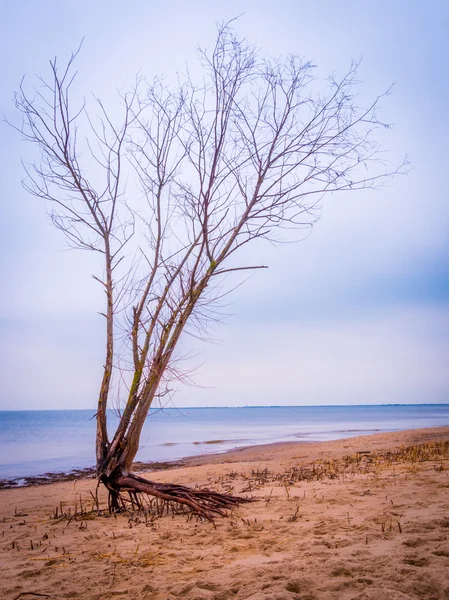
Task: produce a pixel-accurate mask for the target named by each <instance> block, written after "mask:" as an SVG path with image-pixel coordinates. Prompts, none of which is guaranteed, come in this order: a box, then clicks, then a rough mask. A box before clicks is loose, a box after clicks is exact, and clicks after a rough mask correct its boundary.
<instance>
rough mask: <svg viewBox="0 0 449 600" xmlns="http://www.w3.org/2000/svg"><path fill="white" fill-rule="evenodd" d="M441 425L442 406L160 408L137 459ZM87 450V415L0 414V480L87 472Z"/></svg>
mask: <svg viewBox="0 0 449 600" xmlns="http://www.w3.org/2000/svg"><path fill="white" fill-rule="evenodd" d="M109 420H110V426H111V428H112V427H113V426H114V425H115V424H116V423H117V419H116V417H114V416H113V415H110V416H109ZM440 425H449V404H420V405H387V406H285V407H245V408H184V409H179V410H177V409H165V410H164V411H154V412H153V413H151V415H150V417H149V418H148V419H147V422H146V424H145V427H144V430H143V433H142V437H141V449H140V451H139V454H138V456H137V459H138V460H141V461H170V460H176V459H179V458H183V457H186V456H193V455H198V454H205V453H210V452H225V451H227V450H230V449H232V448H238V447H242V446H250V445H258V444H267V443H274V442H284V441H288V442H291V441H321V440H334V439H339V438H345V437H352V436H356V435H363V434H370V433H376V432H382V431H398V430H402V429H415V428H419V427H436V426H440ZM94 446H95V419H94V411H93V410H61V411H0V479H8V478H20V477H28V476H34V475H41V474H43V473H47V472H52V473H56V472H68V471H70V470H72V469H74V468H77V469H82V468H85V467H91V466H93V464H94V462H95V458H94Z"/></svg>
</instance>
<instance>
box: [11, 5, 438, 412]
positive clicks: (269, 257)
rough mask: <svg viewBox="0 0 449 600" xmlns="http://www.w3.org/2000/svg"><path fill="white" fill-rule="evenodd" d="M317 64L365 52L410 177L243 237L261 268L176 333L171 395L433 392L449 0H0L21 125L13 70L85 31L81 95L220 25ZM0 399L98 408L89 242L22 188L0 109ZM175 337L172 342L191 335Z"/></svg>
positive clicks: (401, 397) (25, 151) (202, 400)
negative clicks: (211, 323)
mask: <svg viewBox="0 0 449 600" xmlns="http://www.w3.org/2000/svg"><path fill="white" fill-rule="evenodd" d="M238 15H241V16H240V18H239V19H238V20H237V21H236V23H235V30H236V32H237V34H238V35H240V36H242V37H246V38H247V39H248V40H249V41H250V42H253V43H255V44H257V46H258V47H259V48H261V49H263V51H264V52H266V53H269V54H273V55H276V56H278V55H282V54H288V53H290V54H299V55H301V56H304V57H306V58H307V59H310V60H311V61H313V63H314V64H316V65H318V73H319V74H320V75H322V76H326V75H328V74H330V73H334V72H335V73H337V74H338V73H340V74H342V73H343V72H344V71H345V69H347V67H348V66H349V64H350V62H351V60H352V59H360V58H362V63H361V66H360V70H359V78H360V79H361V80H362V81H363V85H362V86H361V89H362V90H363V91H362V93H363V95H364V96H365V95H366V97H373V96H376V95H377V94H379V93H382V92H383V91H385V90H386V89H388V88H389V87H390V85H392V84H394V87H393V90H392V94H391V95H390V96H389V97H388V98H385V99H384V101H383V102H382V107H381V116H382V118H383V119H384V120H385V121H387V122H389V123H392V124H393V127H392V128H391V130H389V131H388V132H387V133H386V134H385V135H383V134H382V139H381V141H382V144H383V146H384V148H385V149H386V150H388V152H387V154H386V155H385V156H386V159H387V160H388V161H389V163H390V164H391V165H397V164H399V163H400V162H401V161H402V159H403V157H404V155H407V156H408V157H409V160H410V161H411V170H410V171H409V173H408V174H407V175H404V176H398V177H396V178H394V179H391V180H388V182H387V183H386V185H384V186H383V187H382V188H381V189H378V190H375V191H361V192H358V193H356V194H339V195H338V196H329V197H327V198H326V199H325V201H324V203H323V204H324V205H323V209H322V213H321V217H320V220H319V222H318V224H317V225H316V227H314V229H313V231H312V233H311V235H310V236H308V237H307V238H306V239H304V240H302V241H299V242H298V243H294V244H285V245H281V246H277V247H273V246H272V245H270V244H266V245H265V246H263V247H261V248H260V249H258V252H260V262H261V263H264V264H267V265H269V267H270V268H269V269H268V270H264V271H261V272H256V273H255V275H254V276H253V277H251V278H250V279H249V280H248V281H247V282H246V283H245V284H244V285H243V286H241V287H240V288H239V289H238V290H236V291H235V293H234V294H233V295H232V297H231V298H230V299H229V302H230V303H229V306H228V307H227V308H226V310H227V312H228V313H229V315H230V316H229V317H228V318H227V319H226V322H225V323H224V324H222V325H221V326H219V327H218V328H217V329H216V330H215V331H214V333H213V335H214V339H215V341H214V342H213V343H206V344H204V343H202V344H200V343H198V342H195V341H192V349H193V351H194V352H195V353H196V354H197V363H198V365H199V367H198V370H197V374H196V377H195V381H196V383H197V384H198V385H197V386H195V387H183V388H181V389H180V390H179V391H178V393H177V394H176V395H175V397H174V399H173V402H174V404H175V405H176V406H179V407H182V406H242V405H246V404H248V405H303V404H304V405H333V404H384V403H441V402H449V368H448V366H449V365H448V357H449V261H448V256H449V252H448V250H449V202H448V200H449V198H448V191H447V189H448V188H447V173H448V172H449V154H448V152H447V140H448V139H449V119H448V116H447V107H448V105H449V77H448V73H449V4H448V3H447V2H446V0H431V1H430V2H427V3H425V4H423V3H422V2H418V1H417V0H396V1H395V2H391V1H389V0H388V1H387V0H378V1H376V2H375V3H372V2H370V3H368V2H360V1H357V2H356V1H352V0H342V1H340V2H334V1H333V0H321V1H319V2H310V1H309V2H305V1H303V0H295V1H289V0H277V2H272V1H268V0H258V1H252V0H247V1H236V0H228V1H227V2H226V3H224V2H223V3H222V2H206V1H204V2H201V1H199V0H191V1H190V2H183V1H174V0H172V1H171V2H167V3H161V2H155V1H150V0H148V1H146V2H145V1H143V0H135V1H133V0H130V2H128V3H126V6H125V4H123V3H122V2H116V1H111V0H109V1H108V2H104V1H102V0H97V1H96V2H87V1H85V0H79V1H78V2H70V1H69V0H57V1H56V0H55V1H53V0H43V1H42V2H32V1H31V0H28V1H26V0H25V1H24V2H20V3H4V4H3V6H2V19H1V24H0V48H1V56H2V61H1V67H0V76H1V80H0V81H1V86H0V115H2V116H3V117H4V118H6V119H8V120H10V121H13V122H17V120H18V115H17V114H16V112H15V109H14V106H13V101H12V98H13V93H14V91H15V90H17V88H18V86H19V84H20V81H21V78H22V77H23V76H24V75H25V76H26V79H25V81H26V82H28V81H29V82H30V84H32V83H33V77H34V76H35V75H36V74H39V73H41V74H43V75H44V74H45V73H48V60H49V59H50V58H53V57H54V56H55V55H58V57H61V59H64V57H67V56H68V55H69V54H70V51H71V50H73V49H76V48H77V47H78V45H79V43H80V41H81V39H83V38H84V44H83V48H82V52H81V54H80V56H79V60H78V68H79V77H78V80H77V90H76V91H77V93H79V94H80V95H81V96H82V95H86V94H88V93H89V92H90V91H93V92H95V93H96V94H97V95H98V96H100V97H102V98H105V99H107V100H106V101H107V102H109V101H112V100H111V99H112V98H113V97H114V93H115V90H116V89H117V88H124V87H126V86H129V85H132V83H133V81H134V79H135V75H136V73H137V72H140V73H142V74H143V75H145V76H147V77H152V76H154V75H158V74H161V73H164V74H173V73H175V72H176V71H178V70H182V69H183V68H184V67H185V64H186V62H187V63H188V64H189V68H191V69H196V68H197V67H196V66H195V60H196V59H195V52H196V51H195V48H196V47H198V46H200V47H207V46H210V45H211V43H212V42H213V40H214V36H215V33H216V23H217V22H219V21H223V20H228V19H231V18H233V17H235V16H238ZM0 140H1V144H0V155H1V156H0V158H1V164H2V167H3V168H2V176H1V178H0V202H1V220H0V244H1V252H0V261H1V263H0V277H1V290H2V291H1V297H0V380H1V382H2V383H1V386H0V410H10V409H53V408H67V409H71V408H94V407H95V402H96V396H97V392H98V388H99V384H100V380H101V369H102V364H103V346H104V331H103V325H104V323H103V320H102V318H101V317H100V316H99V315H98V313H99V312H100V311H101V310H102V305H101V303H102V295H101V292H100V290H99V289H98V284H96V283H95V281H94V280H93V279H92V277H91V275H92V273H93V272H94V270H95V265H93V264H92V261H91V257H90V256H89V255H88V254H86V253H77V252H75V251H68V250H67V248H66V245H65V242H64V239H63V238H62V236H61V235H60V234H59V232H57V231H54V230H53V229H52V227H51V225H50V223H49V219H48V217H47V216H46V206H45V205H44V204H43V203H42V202H41V201H40V200H38V199H36V198H34V197H30V196H29V195H28V194H27V193H26V191H25V190H24V189H23V188H22V185H21V179H22V177H23V170H22V165H21V161H22V160H25V161H26V160H27V159H29V157H30V156H31V154H30V153H31V152H32V150H31V149H30V148H29V147H28V146H27V145H26V144H25V143H24V142H23V141H22V140H21V138H20V135H18V134H17V133H16V132H15V131H14V130H13V129H11V128H10V127H9V126H8V125H6V124H5V123H4V122H2V123H0ZM187 341H188V340H187Z"/></svg>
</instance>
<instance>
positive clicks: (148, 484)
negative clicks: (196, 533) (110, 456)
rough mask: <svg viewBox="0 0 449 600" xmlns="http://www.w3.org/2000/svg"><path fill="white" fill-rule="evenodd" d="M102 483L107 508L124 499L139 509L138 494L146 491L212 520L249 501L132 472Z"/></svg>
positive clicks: (121, 504)
mask: <svg viewBox="0 0 449 600" xmlns="http://www.w3.org/2000/svg"><path fill="white" fill-rule="evenodd" d="M104 483H105V485H106V487H107V488H108V490H109V493H110V498H109V509H110V510H111V511H114V510H120V509H122V508H123V507H124V506H125V503H126V502H127V503H129V504H131V506H133V507H135V508H137V509H142V508H143V505H142V501H141V497H142V495H143V496H145V495H146V496H150V497H153V498H156V499H159V500H161V501H162V502H163V503H164V504H165V505H166V506H171V507H173V506H175V507H178V508H179V509H180V512H189V513H191V514H193V515H196V516H198V517H201V518H204V519H207V520H208V521H210V522H213V520H214V517H216V516H222V517H225V516H227V514H228V511H230V510H232V509H233V508H235V507H237V506H238V505H239V504H244V503H247V502H252V501H253V500H252V499H251V498H243V497H241V496H231V495H230V494H220V493H218V492H214V491H212V490H208V489H192V488H189V487H186V486H184V485H177V484H174V483H156V482H154V481H149V480H147V479H144V478H143V477H139V476H138V475H134V474H132V473H129V474H128V475H119V476H117V477H115V478H114V479H113V480H112V481H107V482H106V481H104ZM125 493H128V495H129V498H125V497H124V494H125Z"/></svg>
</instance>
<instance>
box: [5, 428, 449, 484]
mask: <svg viewBox="0 0 449 600" xmlns="http://www.w3.org/2000/svg"><path fill="white" fill-rule="evenodd" d="M447 428H449V426H445V425H442V426H439V427H427V428H419V429H407V430H400V431H398V432H379V433H369V434H366V433H362V431H364V430H360V435H359V436H355V437H354V436H353V437H349V438H345V437H342V438H340V439H338V440H327V441H315V440H305V439H297V440H292V441H279V442H270V443H267V444H249V445H247V446H240V447H237V448H232V449H230V450H223V451H218V452H205V453H204V454H200V455H197V454H196V455H190V456H185V457H182V458H176V459H172V460H163V461H136V462H135V463H134V465H133V471H135V472H140V473H152V472H157V471H164V470H167V471H168V470H171V469H177V468H181V467H188V466H189V465H199V464H203V463H205V462H206V463H207V462H216V461H217V460H218V461H221V459H223V461H224V462H227V461H228V459H229V458H230V459H231V460H232V459H233V457H234V455H235V454H236V455H237V456H240V455H241V453H242V454H243V455H245V454H247V453H252V452H253V451H256V452H257V450H260V451H262V452H263V451H266V450H268V449H270V448H281V449H282V448H287V447H289V446H297V445H302V444H326V443H330V444H333V443H335V442H340V441H344V440H352V439H359V438H365V437H372V436H376V435H384V434H387V435H388V434H392V435H393V434H394V433H403V434H404V435H408V436H410V435H413V433H412V432H420V433H419V436H420V439H421V438H423V436H425V435H426V432H429V435H430V436H431V437H432V439H434V438H435V437H438V431H439V430H445V429H447ZM351 433H352V431H351ZM198 443H199V442H198ZM202 443H203V442H202ZM208 443H212V442H204V444H208ZM213 443H214V445H215V444H218V441H215V440H214V441H213ZM94 477H95V467H93V466H92V467H86V468H83V469H77V468H75V469H71V470H68V471H61V472H46V473H42V474H39V475H35V476H26V477H7V478H3V479H0V490H3V489H19V488H23V487H29V486H36V485H51V484H53V483H63V482H68V481H76V480H80V479H92V478H94Z"/></svg>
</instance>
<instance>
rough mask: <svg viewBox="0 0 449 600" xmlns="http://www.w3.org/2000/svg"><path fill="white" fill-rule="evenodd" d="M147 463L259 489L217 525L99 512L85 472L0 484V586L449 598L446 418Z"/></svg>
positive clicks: (154, 597)
mask: <svg viewBox="0 0 449 600" xmlns="http://www.w3.org/2000/svg"><path fill="white" fill-rule="evenodd" d="M146 476H147V477H148V478H151V479H153V480H155V481H170V482H172V481H175V482H179V483H182V484H185V485H191V486H195V485H200V486H206V487H209V488H211V489H215V490H217V491H225V492H232V493H234V494H240V495H245V496H252V497H254V498H255V499H256V500H257V501H255V502H253V503H250V504H247V505H243V506H241V507H240V508H239V509H238V510H236V511H235V512H234V513H233V514H231V515H230V516H229V517H228V518H218V519H217V520H216V521H215V525H214V524H211V523H208V522H204V521H198V520H197V519H192V518H191V517H190V518H189V517H187V516H185V515H175V516H173V515H171V514H170V515H169V516H163V517H157V516H156V515H152V514H150V513H149V514H143V513H129V514H122V515H117V516H112V517H108V516H106V515H103V516H97V515H96V514H95V510H93V509H95V504H94V496H95V488H96V482H95V480H93V479H77V480H74V481H68V482H63V483H53V484H50V485H39V486H31V487H27V488H20V489H9V490H8V489H7V490H0V528H1V533H0V536H1V544H0V570H1V577H0V598H1V599H2V600H16V599H19V598H23V599H27V598H29V599H31V598H47V597H48V598H54V599H59V598H61V599H62V598H79V599H83V600H84V599H86V600H103V599H104V600H106V599H110V598H117V599H120V598H123V599H126V598H130V599H131V598H132V599H139V600H174V599H179V598H186V599H190V600H195V599H210V600H231V599H234V598H235V599H236V600H244V599H245V600H246V599H248V600H249V599H251V600H282V599H298V600H299V599H301V600H331V599H335V598H337V599H341V600H377V599H379V600H408V599H415V598H422V599H425V600H440V599H441V600H443V599H446V600H447V599H448V598H449V427H441V428H435V429H420V430H413V431H407V432H397V433H387V434H385V433H381V434H376V435H371V436H361V437H357V438H350V439H346V440H338V441H332V442H320V443H289V444H275V445H268V446H257V447H252V448H245V449H240V450H237V451H233V452H229V453H227V454H217V455H207V456H204V457H196V458H192V459H187V460H185V461H183V464H182V465H181V466H179V465H178V466H177V467H176V468H171V469H169V470H159V471H157V472H154V473H147V474H146ZM99 500H100V508H102V509H103V508H105V507H106V496H105V494H104V492H103V491H102V490H100V491H99ZM61 515H62V516H61Z"/></svg>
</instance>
